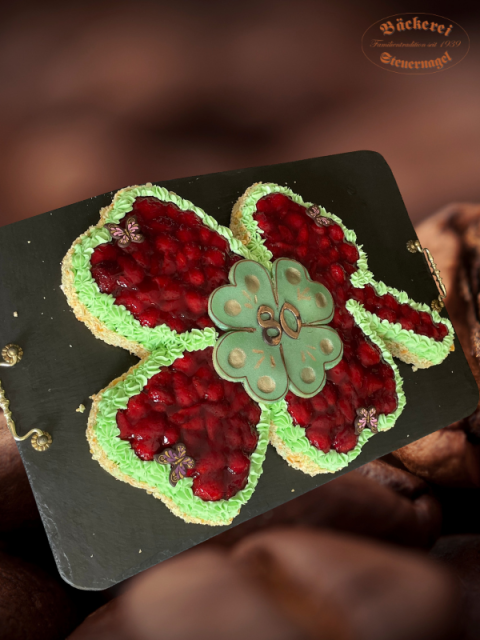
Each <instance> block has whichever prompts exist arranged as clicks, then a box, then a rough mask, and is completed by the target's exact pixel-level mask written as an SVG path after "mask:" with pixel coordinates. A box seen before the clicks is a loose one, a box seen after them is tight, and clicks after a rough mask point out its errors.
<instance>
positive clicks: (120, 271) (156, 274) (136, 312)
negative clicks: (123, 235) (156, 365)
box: [91, 197, 240, 333]
mask: <svg viewBox="0 0 480 640" xmlns="http://www.w3.org/2000/svg"><path fill="white" fill-rule="evenodd" d="M132 214H133V215H136V216H137V220H138V223H139V225H140V229H141V233H142V234H143V236H144V238H145V240H144V242H142V243H141V244H130V245H129V246H128V247H125V248H123V249H122V248H121V247H119V246H118V245H117V244H114V243H113V242H109V243H105V244H101V245H99V246H98V247H96V248H95V250H94V251H93V254H92V256H91V265H92V266H91V273H92V277H93V279H94V280H95V282H96V283H97V285H98V287H99V289H100V291H101V292H102V293H108V294H111V295H113V297H114V298H115V304H119V305H124V306H125V307H126V308H127V309H128V310H129V311H130V313H132V314H133V316H134V317H135V318H136V319H137V320H139V322H140V323H141V324H142V325H143V326H145V327H151V328H153V327H156V326H158V325H160V324H167V325H168V326H169V327H170V328H171V329H173V330H175V331H177V332H179V333H183V332H184V331H190V330H191V329H195V328H197V329H204V328H205V327H210V326H212V322H211V320H210V318H209V317H208V313H207V303H208V297H209V295H210V293H212V291H214V289H216V288H217V287H219V286H220V285H222V284H225V283H226V282H227V281H228V272H229V271H230V268H231V267H232V266H233V265H234V264H235V262H237V260H238V259H239V258H240V256H238V255H236V254H234V253H232V252H231V251H230V250H229V247H228V244H227V242H226V240H225V238H223V237H222V236H221V235H220V234H219V233H217V232H216V231H213V230H211V229H209V228H207V227H206V226H204V225H203V223H202V221H201V220H200V218H198V216H197V215H195V214H194V213H193V212H182V211H181V210H180V209H178V207H176V206H175V205H173V204H167V203H165V202H161V201H160V200H157V199H156V198H153V197H148V198H137V199H136V200H135V202H134V204H133V211H132ZM128 215H130V214H127V215H126V216H125V218H124V219H123V220H122V221H121V222H120V226H124V225H125V219H126V218H127V217H128ZM166 276H168V278H167V282H168V283H167V284H166V283H165V277H166ZM174 302H175V304H173V303H174Z"/></svg>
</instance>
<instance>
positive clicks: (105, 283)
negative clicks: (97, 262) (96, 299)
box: [92, 263, 118, 293]
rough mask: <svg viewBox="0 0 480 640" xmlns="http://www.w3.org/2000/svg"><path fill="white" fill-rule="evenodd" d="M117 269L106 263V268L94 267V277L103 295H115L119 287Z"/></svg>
mask: <svg viewBox="0 0 480 640" xmlns="http://www.w3.org/2000/svg"><path fill="white" fill-rule="evenodd" d="M115 272H116V269H115V267H113V268H112V266H111V265H109V264H107V263H105V264H104V266H103V267H102V266H95V267H92V277H93V279H94V280H95V282H96V283H97V285H98V288H99V289H100V291H101V292H102V293H113V292H114V291H115V290H116V289H117V287H118V284H117V276H116V273H115Z"/></svg>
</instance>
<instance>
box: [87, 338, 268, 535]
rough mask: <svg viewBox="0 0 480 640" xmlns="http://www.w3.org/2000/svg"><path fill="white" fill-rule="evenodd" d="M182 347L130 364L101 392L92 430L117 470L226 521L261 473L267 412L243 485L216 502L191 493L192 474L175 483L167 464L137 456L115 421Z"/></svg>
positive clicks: (191, 511)
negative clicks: (129, 402)
mask: <svg viewBox="0 0 480 640" xmlns="http://www.w3.org/2000/svg"><path fill="white" fill-rule="evenodd" d="M183 351H184V350H183V349H182V347H180V346H179V345H176V346H172V347H169V349H168V353H167V351H166V349H163V348H160V349H158V350H157V351H155V352H154V353H152V354H151V355H150V356H148V357H147V358H146V359H145V360H142V361H141V362H140V364H138V365H136V366H135V367H133V368H132V369H131V370H130V372H129V374H128V375H127V376H126V378H125V379H124V380H122V381H121V382H119V383H117V384H116V385H115V386H113V387H110V388H109V389H107V390H106V391H104V392H103V393H102V394H101V399H100V400H99V402H98V414H97V419H96V422H95V425H94V432H95V435H96V437H97V440H98V444H99V445H100V446H101V448H102V449H103V450H104V452H105V454H106V455H107V456H108V459H109V460H110V461H111V462H113V463H114V464H116V465H117V466H118V468H119V470H120V471H121V472H122V473H124V474H128V476H129V477H130V478H132V479H133V480H136V481H138V482H144V483H146V484H148V485H149V486H150V487H156V488H157V489H158V491H159V492H160V493H161V494H163V495H164V496H166V497H167V498H170V499H171V500H173V501H174V502H175V504H176V505H177V506H178V507H179V509H180V510H181V511H182V512H184V513H185V514H187V515H189V516H193V517H196V518H200V519H202V520H207V521H208V522H209V523H210V524H216V525H222V524H229V523H230V521H231V519H232V518H234V517H235V516H236V515H237V514H238V512H239V510H240V508H241V506H242V505H244V504H245V503H246V502H247V501H248V500H249V499H250V497H251V495H252V493H253V491H254V489H255V487H256V485H257V482H258V479H259V477H260V475H261V473H262V465H263V461H264V459H265V454H266V450H267V444H268V431H269V425H270V422H269V420H268V414H265V411H262V414H261V416H260V422H259V423H258V425H257V431H258V433H259V440H258V445H257V448H256V450H255V451H254V452H253V454H252V455H251V458H250V472H249V475H248V482H247V485H246V486H245V488H244V489H242V490H241V491H239V492H238V493H237V494H236V495H235V496H234V497H233V498H230V499H229V500H219V501H218V502H204V501H203V500H202V499H201V498H198V497H197V496H194V495H193V493H192V489H191V487H192V484H193V479H192V478H184V479H183V480H180V482H178V483H177V485H176V486H175V487H172V485H171V484H170V482H169V473H170V467H169V466H168V465H167V466H165V465H161V464H157V463H156V462H146V461H143V460H140V459H139V458H138V457H137V456H136V455H135V452H134V451H133V449H132V448H131V446H130V443H129V442H127V441H125V440H120V438H119V437H118V436H119V434H120V431H119V429H118V427H117V424H116V415H117V411H119V410H121V409H125V408H126V407H127V403H128V400H129V399H130V398H131V397H132V396H134V395H137V394H138V393H140V392H141V390H142V389H143V388H144V386H145V385H146V383H147V381H148V380H149V379H150V378H151V377H152V376H154V375H155V374H157V373H158V372H159V371H160V368H161V367H165V366H169V365H171V364H172V362H174V360H176V359H177V358H179V357H182V356H183Z"/></svg>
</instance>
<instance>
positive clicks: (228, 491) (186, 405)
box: [117, 347, 260, 501]
mask: <svg viewBox="0 0 480 640" xmlns="http://www.w3.org/2000/svg"><path fill="white" fill-rule="evenodd" d="M212 351H213V349H212V348H211V347H209V348H207V349H204V350H203V351H196V352H194V353H189V352H185V353H184V356H183V357H182V358H178V359H177V360H175V362H174V363H173V364H172V365H171V366H170V367H162V369H161V370H160V372H159V373H157V374H156V375H155V376H153V377H152V378H151V379H150V380H149V381H148V383H147V385H146V386H145V388H144V389H143V390H142V391H141V393H139V394H138V395H136V396H133V397H132V398H130V400H129V401H128V405H127V408H126V409H125V410H124V411H118V413H117V426H118V428H119V430H120V436H119V437H120V438H121V439H122V440H128V441H129V442H130V444H131V446H132V448H133V450H134V451H135V453H136V454H137V456H138V457H139V458H141V459H142V460H153V456H154V455H155V454H156V453H160V452H162V451H163V450H164V449H166V448H167V447H170V446H172V445H173V444H176V443H178V442H182V443H183V444H184V445H185V446H186V448H187V455H188V456H190V457H192V458H193V459H194V460H195V468H194V469H191V470H190V471H189V472H188V475H189V476H192V477H193V493H194V494H195V495H196V496H198V497H200V498H202V500H207V501H210V500H220V499H222V498H224V499H228V498H231V497H232V496H234V495H235V494H236V493H238V492H239V491H240V490H241V489H243V488H244V487H245V485H246V484H247V481H248V473H249V471H250V456H251V454H252V453H253V451H255V449H256V447H257V442H258V432H257V429H256V425H257V424H258V421H259V419H260V408H259V407H258V405H257V404H256V403H255V402H254V401H253V400H252V399H251V398H250V396H248V395H247V393H246V391H245V390H244V388H243V386H242V384H240V383H233V382H228V381H227V380H223V379H222V378H220V377H219V376H218V374H217V373H216V371H215V369H214V368H213V362H212Z"/></svg>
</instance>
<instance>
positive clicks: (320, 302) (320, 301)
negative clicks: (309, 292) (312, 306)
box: [315, 293, 327, 309]
mask: <svg viewBox="0 0 480 640" xmlns="http://www.w3.org/2000/svg"><path fill="white" fill-rule="evenodd" d="M315 302H316V304H317V307H320V309H323V307H326V306H327V299H326V297H325V296H324V294H323V293H317V294H315Z"/></svg>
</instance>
